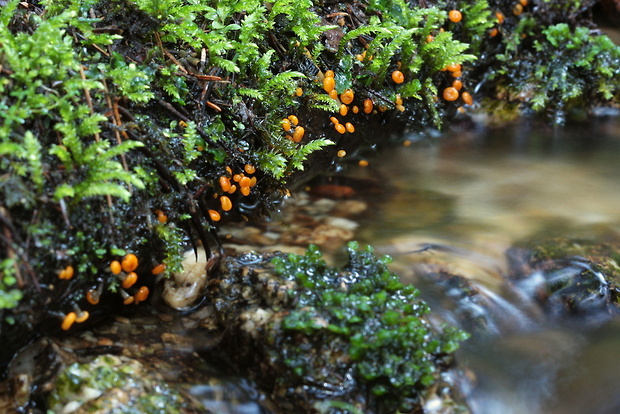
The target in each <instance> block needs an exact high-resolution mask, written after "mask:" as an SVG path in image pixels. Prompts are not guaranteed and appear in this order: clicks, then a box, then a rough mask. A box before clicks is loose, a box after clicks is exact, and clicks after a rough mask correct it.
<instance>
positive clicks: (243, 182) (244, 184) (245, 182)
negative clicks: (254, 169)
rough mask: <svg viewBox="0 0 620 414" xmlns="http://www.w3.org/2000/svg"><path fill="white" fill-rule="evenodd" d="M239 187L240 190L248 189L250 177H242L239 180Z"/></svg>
mask: <svg viewBox="0 0 620 414" xmlns="http://www.w3.org/2000/svg"><path fill="white" fill-rule="evenodd" d="M239 185H240V186H241V188H243V187H249V186H250V177H245V176H244V177H242V178H241V179H240V180H239Z"/></svg>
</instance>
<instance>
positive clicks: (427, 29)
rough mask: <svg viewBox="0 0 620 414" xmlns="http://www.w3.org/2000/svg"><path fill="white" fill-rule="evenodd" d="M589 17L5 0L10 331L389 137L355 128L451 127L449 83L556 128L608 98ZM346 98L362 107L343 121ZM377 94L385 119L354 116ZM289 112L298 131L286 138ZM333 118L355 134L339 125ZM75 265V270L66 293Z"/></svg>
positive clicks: (448, 6) (607, 72) (493, 5)
mask: <svg viewBox="0 0 620 414" xmlns="http://www.w3.org/2000/svg"><path fill="white" fill-rule="evenodd" d="M591 4H592V2H590V1H574V2H562V1H559V0H557V1H556V0H549V1H544V2H539V4H538V5H537V6H536V7H538V8H535V7H534V5H533V4H530V5H528V6H525V7H524V9H523V11H522V13H520V14H519V15H517V14H515V13H513V9H512V8H513V7H514V2H512V1H510V2H509V1H504V0H501V1H500V0H493V1H486V0H477V1H475V2H465V1H452V0H450V1H443V0H441V1H424V2H422V1H420V2H417V1H408V2H406V1H404V0H399V1H383V0H372V1H368V2H363V3H360V2H335V3H334V2H318V1H310V0H303V1H302V2H301V3H300V2H292V1H290V0H278V1H275V2H272V3H264V2H262V1H259V0H252V1H245V2H238V1H234V0H226V1H204V2H191V3H188V2H183V1H180V0H166V1H163V2H152V1H146V0H140V1H134V2H130V1H118V2H114V1H107V0H101V1H96V0H63V1H47V2H42V3H39V2H17V1H10V2H8V3H7V5H5V6H4V7H3V8H2V11H1V12H0V43H1V44H2V50H1V51H0V95H1V98H0V109H1V111H0V154H1V155H2V157H1V158H0V182H1V184H2V185H1V186H0V195H1V197H0V200H2V201H0V227H2V232H1V235H2V236H1V237H0V245H1V246H2V250H1V251H0V260H2V263H3V269H5V272H6V273H5V274H6V276H4V275H3V283H2V284H0V292H2V293H1V297H2V298H3V302H4V305H5V307H9V308H13V307H14V308H13V309H14V310H5V311H3V315H2V317H3V318H4V320H3V323H6V321H11V322H12V323H17V324H18V325H19V326H23V327H33V326H42V329H43V331H42V332H41V333H43V334H45V333H47V332H50V331H52V330H54V329H58V327H59V325H60V320H62V319H59V320H58V321H57V322H58V324H54V323H45V324H41V322H42V321H49V320H52V319H53V318H57V319H58V318H60V317H61V316H62V315H64V314H66V313H67V312H69V311H71V309H72V308H73V307H75V306H79V307H81V308H87V307H88V306H89V305H88V304H87V303H86V299H85V295H86V292H87V291H89V290H90V289H98V288H99V287H102V288H103V291H105V292H109V293H112V294H121V295H122V294H123V292H122V291H121V289H120V288H119V282H118V279H117V278H115V277H112V276H111V275H110V272H109V271H108V270H107V269H108V267H109V264H110V262H111V261H113V260H119V259H120V258H122V256H123V255H125V254H126V253H130V252H131V253H134V254H136V255H137V256H138V257H139V259H140V263H141V265H140V267H139V268H138V274H139V279H138V280H139V283H138V284H136V287H135V289H138V288H139V287H140V286H141V285H148V284H149V283H152V280H151V279H149V277H148V275H149V269H150V268H152V267H153V266H155V265H156V264H159V263H165V264H166V266H167V267H166V268H167V271H168V272H170V271H174V270H177V269H178V267H179V263H180V258H181V255H182V253H183V251H184V250H187V249H191V248H192V247H194V246H196V245H198V244H203V245H204V246H206V247H207V252H208V253H209V254H210V252H211V249H216V248H217V246H218V240H217V235H216V230H217V225H218V223H217V222H215V221H214V219H213V217H218V220H219V218H220V217H221V220H222V221H224V222H225V221H227V220H244V219H250V218H251V217H252V216H253V215H255V214H266V213H268V212H269V211H270V210H272V207H273V203H274V202H277V201H278V198H279V197H281V195H282V194H284V193H285V192H286V189H287V188H290V187H292V186H294V185H295V182H296V181H298V180H301V179H304V178H305V177H303V176H302V175H301V174H298V173H295V172H299V171H301V170H310V171H308V172H307V174H313V173H314V171H321V172H324V171H334V170H336V169H338V168H339V166H340V161H339V160H338V159H337V157H336V156H335V154H336V151H324V148H325V147H327V146H331V145H333V144H335V145H337V147H338V148H342V149H344V150H346V152H347V153H350V154H353V153H358V154H361V153H363V151H364V149H365V148H376V146H379V145H382V144H384V143H385V142H386V141H388V140H386V139H385V137H384V136H380V135H379V134H374V133H373V131H371V130H368V129H367V128H364V127H362V126H363V125H364V126H369V128H370V129H372V128H374V127H377V128H382V130H384V131H387V130H389V128H394V129H398V128H403V127H404V126H405V125H408V127H409V128H411V129H414V130H422V129H425V128H427V127H438V126H440V125H442V123H443V122H445V121H446V120H448V119H450V118H451V117H453V116H455V115H457V116H458V114H459V113H460V112H462V111H464V110H465V109H463V108H462V107H463V106H464V105H465V106H467V105H469V104H468V102H469V99H467V100H465V99H464V98H463V96H462V94H461V96H460V97H458V98H457V99H456V100H453V101H447V100H444V99H441V98H439V96H442V95H443V94H442V91H443V90H445V89H446V88H448V87H451V85H452V84H453V82H454V81H455V79H457V78H458V80H459V82H460V83H461V84H462V87H463V91H476V90H479V91H480V92H478V94H477V95H478V96H474V98H475V99H477V100H479V98H480V97H482V96H491V97H492V98H493V102H497V98H499V99H500V100H501V101H502V102H504V101H508V106H510V107H511V108H516V109H520V110H525V109H528V108H531V109H533V110H535V111H539V112H551V113H553V114H555V118H556V119H558V120H561V119H562V118H563V114H565V113H567V112H568V111H570V110H573V109H580V108H585V109H588V108H591V107H592V106H595V105H599V104H607V105H613V104H615V103H617V98H618V79H619V77H618V76H617V67H618V66H619V65H618V64H617V63H618V62H617V61H618V48H617V47H616V46H614V45H613V44H611V42H610V41H609V39H607V38H606V37H604V36H599V35H598V34H596V33H594V32H592V31H591V30H590V28H591V24H590V23H589V20H588V19H589V15H588V10H589V8H590V6H591ZM452 9H458V10H459V11H460V12H461V13H462V19H461V20H460V21H453V20H451V19H449V18H448V11H449V10H452ZM500 11H501V12H502V13H503V16H504V18H503V21H502V22H501V23H500V22H499V21H498V20H497V15H496V12H500ZM538 11H543V12H542V13H538ZM207 28H208V30H207ZM493 29H497V34H496V35H495V36H492V35H491V33H490V31H492V30H493ZM565 45H567V46H566V47H564V46H565ZM556 55H557V59H558V60H557V62H555V63H554V64H553V65H550V64H548V62H549V61H550V60H551V59H550V57H551V56H554V58H555V56H556ZM459 65H460V66H459ZM444 69H448V70H444ZM327 70H333V71H334V89H333V91H330V92H331V93H332V96H330V95H329V94H328V93H327V92H326V91H325V90H324V85H323V82H322V80H323V79H324V77H325V74H326V73H327ZM396 71H398V72H399V73H402V75H403V77H402V79H401V78H400V77H398V78H397V79H398V81H395V80H394V79H395V78H393V77H392V74H393V73H395V72H396ZM346 89H351V90H352V92H353V93H354V96H353V97H352V98H351V96H350V95H349V94H347V100H348V99H349V98H351V99H352V101H351V103H350V104H349V106H350V108H349V109H350V110H349V109H348V110H347V111H346V115H340V110H341V106H340V104H341V103H343V102H340V101H342V100H343V99H341V97H340V94H341V93H343V92H344V91H345V90H346ZM474 95H476V94H474ZM366 100H371V101H373V107H374V109H372V110H370V111H369V113H365V112H364V111H363V110H360V111H358V113H357V114H355V113H354V110H353V106H357V107H358V109H359V108H364V102H366ZM397 102H402V103H397ZM466 104H467V105H466ZM475 105H476V103H475V102H474V105H469V107H471V106H475ZM345 106H346V105H345ZM515 113H518V111H516V112H515ZM290 115H295V116H296V117H297V118H298V120H299V126H298V127H296V128H295V131H293V132H291V133H290V134H289V133H288V131H284V130H283V129H282V119H284V118H286V117H288V116H290ZM331 115H334V116H335V117H339V118H338V119H339V121H341V125H346V124H347V123H349V124H350V125H351V127H352V128H349V130H348V131H353V130H354V131H355V132H346V133H344V134H341V133H339V132H337V130H336V129H335V128H334V127H333V126H332V124H331V123H330V122H329V117H330V116H331ZM301 128H303V130H302V129H301ZM340 129H341V130H342V128H340ZM291 131H292V130H291ZM302 131H303V134H302V133H301V132H302ZM345 131H347V130H346V129H345ZM289 137H290V138H289ZM295 141H299V142H295ZM358 150H359V151H358ZM246 164H250V165H253V166H254V167H255V170H254V172H253V173H252V174H247V175H248V176H252V177H254V178H256V185H255V186H253V187H251V188H249V189H246V190H245V193H247V195H245V194H242V193H241V191H236V192H234V193H233V194H228V193H226V197H228V198H229V199H230V200H231V204H232V208H231V209H230V210H229V211H224V210H223V209H222V208H221V196H222V195H224V191H223V189H222V188H221V186H220V184H219V180H220V178H221V177H222V176H224V177H227V178H232V177H234V175H235V174H240V173H242V172H243V170H244V166H245V165H246ZM226 205H227V206H228V203H227V204H226ZM157 211H164V212H165V214H166V216H167V221H166V222H163V223H162V222H160V221H158V217H159V214H158V213H157ZM210 211H215V212H217V213H218V215H213V214H210ZM67 266H72V267H73V268H74V269H75V270H76V272H75V275H74V277H73V278H72V279H70V280H65V279H62V280H59V278H58V274H59V272H60V271H61V270H62V269H65V268H66V267H67ZM13 282H14V283H13ZM126 293H127V295H132V294H134V293H135V292H134V291H132V290H131V289H130V290H129V292H126ZM119 297H120V296H117V299H118V298H119ZM118 303H119V302H118V301H117V302H113V303H112V304H111V305H110V307H109V308H108V309H107V310H108V311H109V312H112V313H113V312H118V311H119V309H118ZM121 303H122V302H121ZM41 304H45V305H44V306H40V305H41ZM91 310H92V309H91ZM102 313H104V312H102ZM7 318H8V319H7ZM7 329H8V327H5V328H4V329H3V332H7ZM28 329H29V330H30V329H31V328H28Z"/></svg>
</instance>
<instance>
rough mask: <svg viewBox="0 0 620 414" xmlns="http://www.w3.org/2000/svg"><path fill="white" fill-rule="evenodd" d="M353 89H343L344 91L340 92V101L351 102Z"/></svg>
mask: <svg viewBox="0 0 620 414" xmlns="http://www.w3.org/2000/svg"><path fill="white" fill-rule="evenodd" d="M353 97H354V94H353V91H352V90H351V89H345V90H344V92H342V93H341V94H340V100H341V101H342V103H343V104H346V105H348V104H350V103H351V102H353Z"/></svg>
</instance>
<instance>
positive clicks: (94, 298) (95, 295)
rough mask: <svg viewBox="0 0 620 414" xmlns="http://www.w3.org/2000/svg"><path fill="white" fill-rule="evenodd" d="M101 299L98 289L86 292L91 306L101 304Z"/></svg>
mask: <svg viewBox="0 0 620 414" xmlns="http://www.w3.org/2000/svg"><path fill="white" fill-rule="evenodd" d="M100 298H101V292H100V291H98V290H96V289H90V290H88V291H87V292H86V301H87V302H88V303H90V304H91V305H96V304H98V303H99V299H100Z"/></svg>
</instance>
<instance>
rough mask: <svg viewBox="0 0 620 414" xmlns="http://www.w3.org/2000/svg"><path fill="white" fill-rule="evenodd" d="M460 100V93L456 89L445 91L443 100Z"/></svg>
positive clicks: (448, 88)
mask: <svg viewBox="0 0 620 414" xmlns="http://www.w3.org/2000/svg"><path fill="white" fill-rule="evenodd" d="M458 98H459V91H457V90H456V88H454V87H452V86H449V87H447V88H446V89H444V90H443V99H445V100H446V101H456V100H457V99H458Z"/></svg>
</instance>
